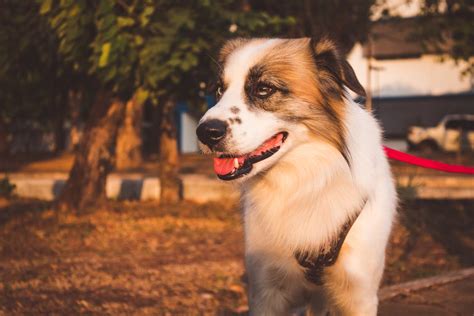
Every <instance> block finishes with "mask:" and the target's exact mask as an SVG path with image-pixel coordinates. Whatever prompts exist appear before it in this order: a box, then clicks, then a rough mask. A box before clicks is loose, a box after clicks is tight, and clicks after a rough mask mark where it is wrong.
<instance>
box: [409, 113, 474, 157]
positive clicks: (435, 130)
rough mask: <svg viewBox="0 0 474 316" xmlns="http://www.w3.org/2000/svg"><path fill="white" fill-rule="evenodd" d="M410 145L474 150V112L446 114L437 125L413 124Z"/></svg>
mask: <svg viewBox="0 0 474 316" xmlns="http://www.w3.org/2000/svg"><path fill="white" fill-rule="evenodd" d="M407 141H408V146H409V148H410V149H415V150H422V151H434V150H444V151H448V152H456V151H460V150H461V151H469V150H471V151H474V114H451V115H446V116H445V117H444V118H443V119H442V120H441V122H439V123H438V125H437V126H435V127H427V128H425V127H420V126H412V127H410V128H409V129H408V135H407Z"/></svg>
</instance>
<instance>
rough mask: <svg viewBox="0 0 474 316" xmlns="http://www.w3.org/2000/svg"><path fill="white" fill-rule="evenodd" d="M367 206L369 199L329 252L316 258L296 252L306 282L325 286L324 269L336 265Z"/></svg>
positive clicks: (346, 224)
mask: <svg viewBox="0 0 474 316" xmlns="http://www.w3.org/2000/svg"><path fill="white" fill-rule="evenodd" d="M365 204H367V199H365V200H364V204H363V206H362V208H361V209H360V211H359V212H358V213H357V214H356V215H355V216H353V217H351V218H349V220H348V221H347V222H345V223H344V225H343V226H342V227H341V228H340V231H339V235H338V236H337V239H336V240H335V241H334V242H332V245H331V248H330V249H329V250H328V251H326V252H323V253H319V254H318V255H316V256H315V255H314V254H313V253H311V252H308V251H305V252H301V251H297V252H295V258H296V260H297V261H298V263H299V265H300V266H302V267H303V268H304V269H305V271H304V275H305V278H306V280H308V281H310V282H312V283H315V284H317V285H322V284H323V281H322V276H323V272H324V268H326V267H330V266H332V265H333V264H334V263H336V260H337V258H338V256H339V253H340V252H341V248H342V245H343V244H344V241H345V240H346V236H347V234H348V233H349V231H350V230H351V228H352V225H354V223H355V221H356V220H357V218H358V217H359V215H360V213H361V212H362V210H363V209H364V207H365Z"/></svg>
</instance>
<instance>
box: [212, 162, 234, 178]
mask: <svg viewBox="0 0 474 316" xmlns="http://www.w3.org/2000/svg"><path fill="white" fill-rule="evenodd" d="M214 171H215V172H216V173H217V174H220V175H226V174H229V173H231V172H232V171H234V158H214Z"/></svg>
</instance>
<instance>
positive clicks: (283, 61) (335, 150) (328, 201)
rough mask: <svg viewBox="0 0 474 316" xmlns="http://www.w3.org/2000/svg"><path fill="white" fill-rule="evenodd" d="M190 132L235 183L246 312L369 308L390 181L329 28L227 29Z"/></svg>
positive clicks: (367, 311)
mask: <svg viewBox="0 0 474 316" xmlns="http://www.w3.org/2000/svg"><path fill="white" fill-rule="evenodd" d="M220 63H221V66H222V68H221V73H220V78H219V85H218V88H217V91H216V93H217V97H218V103H217V104H216V105H215V106H214V107H213V108H211V109H210V110H209V111H207V113H206V114H205V115H204V117H203V118H202V119H201V121H200V124H199V126H198V128H197V135H198V138H199V141H200V146H201V149H202V151H203V152H204V153H209V154H213V155H215V158H214V169H215V172H216V174H217V175H218V177H219V178H221V179H223V180H236V181H235V182H237V183H238V184H239V185H240V187H241V190H242V199H243V209H244V211H243V213H244V223H245V252H246V267H247V271H248V278H249V305H250V314H251V315H259V316H260V315H272V316H273V315H288V314H289V313H291V312H292V310H293V309H295V308H297V307H299V306H303V305H306V306H308V310H309V312H310V313H312V314H316V315H317V314H320V313H321V314H324V315H326V313H327V311H330V312H331V315H333V314H343V315H364V316H367V315H376V313H377V303H378V299H377V290H378V287H379V283H380V279H381V277H382V273H383V269H384V257H385V248H386V244H387V240H388V237H389V234H390V229H391V226H392V221H393V218H394V214H395V208H396V191H395V188H394V184H393V180H392V176H391V173H390V168H389V164H388V163H387V160H386V157H385V155H384V152H383V149H382V144H381V131H380V127H379V126H378V124H377V122H376V120H375V119H374V118H373V117H372V115H371V114H370V113H368V112H367V111H365V110H364V109H362V108H361V107H360V106H359V105H358V104H356V103H355V102H353V101H352V100H351V98H350V96H349V94H348V91H347V90H346V89H347V88H348V89H351V90H352V91H354V92H356V93H358V94H359V95H364V94H365V92H364V89H363V88H362V87H361V85H360V83H359V82H358V80H357V78H356V76H355V74H354V71H353V70H352V68H351V66H350V65H349V64H348V62H347V61H346V60H345V59H344V58H342V57H341V56H340V54H339V53H338V51H337V50H336V48H335V46H334V45H333V44H332V43H331V42H330V41H329V40H327V39H322V40H318V41H315V40H311V39H309V38H302V39H237V40H232V41H230V42H228V43H227V44H226V45H225V46H224V48H223V49H222V51H221V54H220Z"/></svg>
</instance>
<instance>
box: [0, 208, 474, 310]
mask: <svg viewBox="0 0 474 316" xmlns="http://www.w3.org/2000/svg"><path fill="white" fill-rule="evenodd" d="M240 221H241V219H240V215H239V211H238V207H237V206H236V205H229V204H219V203H213V204H205V205H196V204H191V203H187V202H183V203H180V204H178V205H169V206H165V205H158V204H156V203H151V202H150V203H144V202H120V203H119V202H111V203H109V204H108V205H106V206H104V207H103V208H102V209H100V210H98V211H95V212H92V213H89V214H85V215H80V216H76V215H72V214H57V213H55V212H53V211H52V210H51V209H50V205H49V204H48V203H45V202H40V201H28V200H14V201H6V200H3V201H0V315H1V314H4V315H18V314H21V315H24V314H27V315H45V314H47V315H75V314H90V315H128V314H134V315H216V314H217V315H235V314H238V313H240V312H243V311H245V310H246V309H247V305H246V295H245V270H244V267H243V261H242V260H243V259H242V258H243V240H242V226H241V223H240ZM473 224H474V205H473V201H457V202H452V201H411V202H405V203H402V204H401V207H400V212H399V220H398V224H397V225H396V228H395V230H394V233H393V235H392V238H391V242H390V246H389V249H388V256H387V268H386V272H385V276H384V280H383V284H384V285H388V284H393V283H398V282H401V281H407V280H412V279H415V278H420V277H425V276H430V275H435V274H438V273H441V272H444V271H450V270H454V269H458V268H461V267H468V266H472V265H473V264H474V258H473V254H474V236H472V231H471V229H472V227H473Z"/></svg>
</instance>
